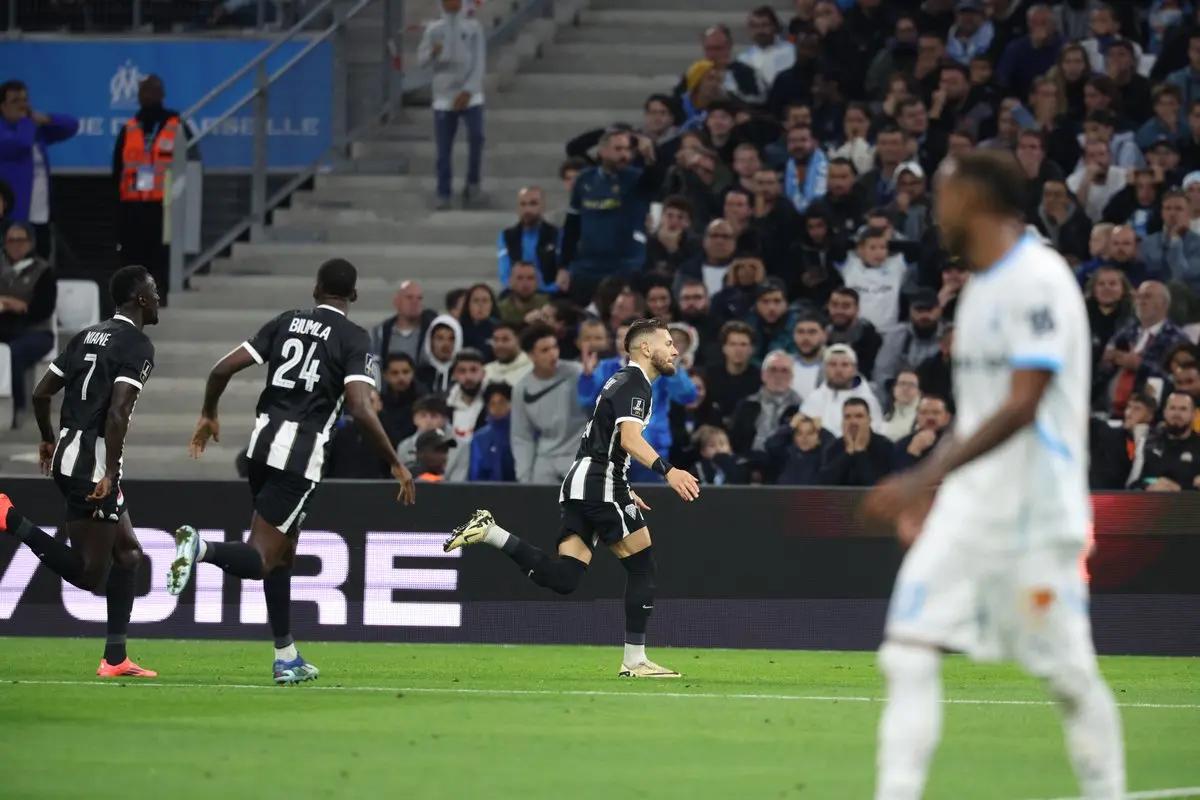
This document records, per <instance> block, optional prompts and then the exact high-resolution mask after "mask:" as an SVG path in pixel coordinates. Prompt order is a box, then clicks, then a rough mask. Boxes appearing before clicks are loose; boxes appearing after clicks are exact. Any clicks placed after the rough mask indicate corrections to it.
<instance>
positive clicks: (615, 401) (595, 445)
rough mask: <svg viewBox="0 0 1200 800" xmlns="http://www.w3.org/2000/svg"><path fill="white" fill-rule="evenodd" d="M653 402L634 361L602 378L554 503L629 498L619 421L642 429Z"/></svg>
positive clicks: (626, 499)
mask: <svg viewBox="0 0 1200 800" xmlns="http://www.w3.org/2000/svg"><path fill="white" fill-rule="evenodd" d="M653 406H654V404H653V395H652V393H651V389H650V380H649V379H648V378H647V377H646V373H645V372H642V368H641V367H639V366H638V365H637V364H629V365H628V366H626V367H625V368H623V369H622V370H621V371H620V372H618V373H617V374H616V375H613V376H612V377H611V378H609V379H608V382H607V383H606V384H604V388H603V389H601V390H600V396H599V397H598V398H596V408H595V410H594V411H593V412H592V419H591V420H590V421H589V422H588V424H587V426H586V427H585V428H584V429H583V441H582V442H580V444H579V452H578V453H577V454H576V455H575V463H574V464H573V465H572V466H571V469H570V470H569V471H568V472H567V475H566V477H565V478H564V479H563V485H562V491H561V492H560V494H559V502H562V501H563V500H590V501H596V502H605V503H611V502H613V501H614V500H616V501H620V502H622V503H627V502H629V453H627V452H625V449H624V448H623V447H621V423H622V422H636V423H638V424H640V425H641V426H642V428H643V429H644V428H645V427H646V425H648V424H649V423H650V415H651V414H652V413H653V411H654V407H653Z"/></svg>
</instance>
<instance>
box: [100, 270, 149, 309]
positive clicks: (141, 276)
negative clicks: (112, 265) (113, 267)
mask: <svg viewBox="0 0 1200 800" xmlns="http://www.w3.org/2000/svg"><path fill="white" fill-rule="evenodd" d="M149 279H150V272H149V270H147V269H146V268H145V267H143V266H141V265H140V264H130V265H129V266H128V267H121V268H120V269H119V270H117V271H116V272H114V273H113V276H112V279H111V280H109V282H108V293H109V294H110V295H111V296H112V301H113V305H115V306H117V307H118V308H120V307H121V306H123V305H125V304H126V303H128V302H129V301H130V300H133V299H134V298H135V297H137V294H138V290H139V289H141V288H142V284H144V283H145V282H146V281H148V280H149Z"/></svg>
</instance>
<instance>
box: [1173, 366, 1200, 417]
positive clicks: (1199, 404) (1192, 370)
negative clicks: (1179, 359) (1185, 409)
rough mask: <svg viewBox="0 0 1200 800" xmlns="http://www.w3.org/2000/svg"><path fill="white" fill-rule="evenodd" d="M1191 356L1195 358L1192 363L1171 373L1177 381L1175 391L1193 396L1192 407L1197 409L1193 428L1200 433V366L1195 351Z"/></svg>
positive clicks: (1175, 381)
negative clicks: (1196, 360)
mask: <svg viewBox="0 0 1200 800" xmlns="http://www.w3.org/2000/svg"><path fill="white" fill-rule="evenodd" d="M1193 349H1194V348H1193ZM1191 357H1192V359H1193V360H1192V361H1191V362H1190V363H1188V364H1187V365H1186V366H1181V367H1178V368H1176V369H1173V370H1172V373H1171V374H1172V376H1173V380H1174V383H1175V391H1176V392H1183V393H1184V394H1186V395H1187V396H1188V397H1190V398H1192V407H1193V408H1195V409H1196V413H1195V414H1193V416H1192V430H1193V431H1194V432H1196V433H1200V367H1198V366H1197V365H1196V362H1195V360H1194V359H1195V353H1194V352H1193V353H1192V354H1191Z"/></svg>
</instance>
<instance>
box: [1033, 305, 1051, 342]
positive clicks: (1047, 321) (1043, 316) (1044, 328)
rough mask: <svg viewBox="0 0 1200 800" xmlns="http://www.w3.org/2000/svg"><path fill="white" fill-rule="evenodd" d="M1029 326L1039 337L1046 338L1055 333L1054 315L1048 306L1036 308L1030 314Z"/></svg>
mask: <svg viewBox="0 0 1200 800" xmlns="http://www.w3.org/2000/svg"><path fill="white" fill-rule="evenodd" d="M1029 326H1030V327H1031V328H1033V332H1034V333H1035V334H1037V335H1038V336H1044V335H1045V334H1047V333H1052V332H1053V331H1054V315H1053V314H1051V313H1050V309H1049V307H1047V306H1042V307H1040V308H1035V309H1034V310H1033V311H1030V312H1029Z"/></svg>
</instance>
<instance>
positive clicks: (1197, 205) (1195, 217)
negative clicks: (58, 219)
mask: <svg viewBox="0 0 1200 800" xmlns="http://www.w3.org/2000/svg"><path fill="white" fill-rule="evenodd" d="M1182 188H1183V191H1184V193H1185V194H1186V195H1187V198H1188V205H1189V206H1191V210H1192V222H1191V227H1192V230H1193V231H1195V232H1196V233H1200V170H1197V171H1195V172H1189V173H1188V175H1187V177H1186V178H1184V179H1183V184H1182ZM0 224H3V222H2V221H0Z"/></svg>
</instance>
